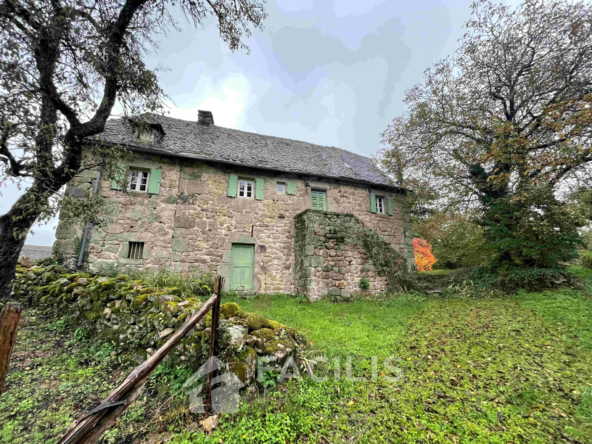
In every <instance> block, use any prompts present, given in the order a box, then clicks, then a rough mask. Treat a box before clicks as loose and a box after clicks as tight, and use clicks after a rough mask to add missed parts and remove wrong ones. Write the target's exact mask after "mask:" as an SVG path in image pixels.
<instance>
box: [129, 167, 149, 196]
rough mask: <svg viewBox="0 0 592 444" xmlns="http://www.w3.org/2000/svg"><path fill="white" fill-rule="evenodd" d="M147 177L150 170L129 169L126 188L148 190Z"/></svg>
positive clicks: (143, 191)
mask: <svg viewBox="0 0 592 444" xmlns="http://www.w3.org/2000/svg"><path fill="white" fill-rule="evenodd" d="M149 178H150V172H148V171H140V170H131V171H130V177H129V185H128V187H127V189H128V190H130V191H140V192H142V193H145V192H146V191H148V179H149Z"/></svg>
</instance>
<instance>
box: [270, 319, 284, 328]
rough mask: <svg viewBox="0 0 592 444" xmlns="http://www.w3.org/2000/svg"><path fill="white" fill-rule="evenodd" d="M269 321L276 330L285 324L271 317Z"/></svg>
mask: <svg viewBox="0 0 592 444" xmlns="http://www.w3.org/2000/svg"><path fill="white" fill-rule="evenodd" d="M267 323H268V324H269V327H270V328H272V329H274V330H279V329H280V328H282V327H283V326H284V325H283V324H280V323H279V322H277V321H272V320H271V319H268V320H267Z"/></svg>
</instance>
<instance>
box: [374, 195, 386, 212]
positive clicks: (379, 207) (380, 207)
mask: <svg viewBox="0 0 592 444" xmlns="http://www.w3.org/2000/svg"><path fill="white" fill-rule="evenodd" d="M385 207H386V197H384V196H376V212H377V213H379V214H384V209H385Z"/></svg>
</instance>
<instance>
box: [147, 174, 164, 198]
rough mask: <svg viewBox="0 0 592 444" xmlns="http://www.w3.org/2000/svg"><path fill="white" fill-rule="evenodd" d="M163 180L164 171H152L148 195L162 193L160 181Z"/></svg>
mask: <svg viewBox="0 0 592 444" xmlns="http://www.w3.org/2000/svg"><path fill="white" fill-rule="evenodd" d="M161 178H162V170H151V171H150V183H148V193H150V194H158V193H160V179H161Z"/></svg>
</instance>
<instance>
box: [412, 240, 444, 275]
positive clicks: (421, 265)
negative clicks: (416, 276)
mask: <svg viewBox="0 0 592 444" xmlns="http://www.w3.org/2000/svg"><path fill="white" fill-rule="evenodd" d="M413 252H414V253H415V267H416V268H417V271H430V270H431V269H432V265H434V264H435V263H436V262H437V261H438V259H436V258H435V257H434V255H433V254H432V246H431V245H430V244H429V243H428V242H427V241H425V240H423V239H419V238H415V239H413Z"/></svg>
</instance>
